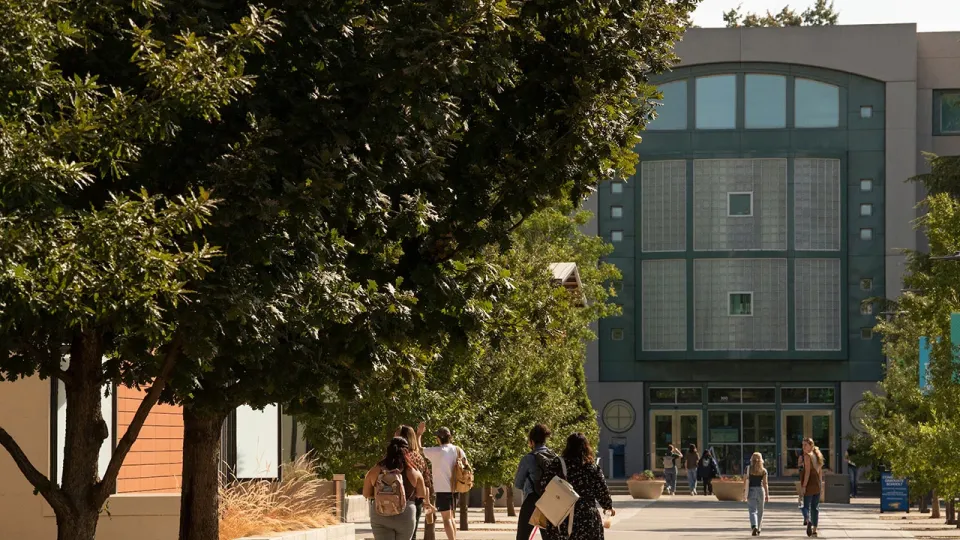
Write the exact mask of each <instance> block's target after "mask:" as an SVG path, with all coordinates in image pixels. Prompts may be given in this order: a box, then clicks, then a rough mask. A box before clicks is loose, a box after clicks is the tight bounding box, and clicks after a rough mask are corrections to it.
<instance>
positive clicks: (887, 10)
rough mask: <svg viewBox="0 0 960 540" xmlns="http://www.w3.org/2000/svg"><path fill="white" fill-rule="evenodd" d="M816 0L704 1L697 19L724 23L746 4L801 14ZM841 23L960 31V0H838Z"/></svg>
mask: <svg viewBox="0 0 960 540" xmlns="http://www.w3.org/2000/svg"><path fill="white" fill-rule="evenodd" d="M813 3H814V0H703V2H701V4H700V6H699V7H698V8H697V11H696V12H695V13H694V14H693V22H694V23H695V24H698V25H700V26H703V27H707V28H709V27H717V26H723V25H724V24H723V12H724V11H727V10H729V9H730V8H731V7H736V6H737V4H742V5H743V8H742V9H741V12H750V11H756V12H760V13H765V12H766V11H767V10H769V11H771V12H773V13H776V12H778V11H780V10H781V9H783V6H784V5H786V4H789V5H790V7H792V8H793V9H795V10H796V11H797V13H799V12H801V11H803V10H804V9H806V8H807V6H809V5H812V4H813ZM834 8H835V9H836V10H837V11H839V12H840V24H883V23H917V30H918V31H920V32H944V31H960V0H834Z"/></svg>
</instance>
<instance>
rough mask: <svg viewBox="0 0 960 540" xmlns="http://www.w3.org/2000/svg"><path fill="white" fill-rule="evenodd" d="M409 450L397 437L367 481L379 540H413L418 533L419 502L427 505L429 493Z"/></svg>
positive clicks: (372, 520)
mask: <svg viewBox="0 0 960 540" xmlns="http://www.w3.org/2000/svg"><path fill="white" fill-rule="evenodd" d="M409 450H410V444H409V443H408V442H407V440H406V439H404V438H403V437H394V438H393V440H392V441H390V444H389V445H388V446H387V452H386V455H385V456H383V459H381V460H380V462H379V463H377V464H376V465H374V466H373V468H371V469H370V470H369V471H368V472H367V476H366V477H365V478H364V480H363V496H364V497H366V498H367V499H369V500H370V528H371V529H372V530H373V537H374V539H375V540H410V538H411V537H412V536H413V533H414V531H415V530H416V527H417V521H416V516H417V506H416V501H417V500H420V501H423V500H424V499H425V498H426V495H427V490H426V485H425V484H424V481H423V475H422V474H420V471H418V470H417V469H416V468H414V467H413V466H412V465H411V463H410V456H409Z"/></svg>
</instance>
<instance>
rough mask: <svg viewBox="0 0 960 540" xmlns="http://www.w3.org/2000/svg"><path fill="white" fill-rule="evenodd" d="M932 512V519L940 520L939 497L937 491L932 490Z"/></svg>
mask: <svg viewBox="0 0 960 540" xmlns="http://www.w3.org/2000/svg"><path fill="white" fill-rule="evenodd" d="M932 504H933V510H932V512H931V513H930V517H931V518H932V519H940V496H939V495H937V490H933V501H932Z"/></svg>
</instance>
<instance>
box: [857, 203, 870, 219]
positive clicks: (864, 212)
mask: <svg viewBox="0 0 960 540" xmlns="http://www.w3.org/2000/svg"><path fill="white" fill-rule="evenodd" d="M860 215H861V216H862V217H868V216H872V215H873V205H872V204H870V203H863V204H861V205H860Z"/></svg>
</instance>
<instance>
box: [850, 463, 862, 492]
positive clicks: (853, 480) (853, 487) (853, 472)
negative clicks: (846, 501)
mask: <svg viewBox="0 0 960 540" xmlns="http://www.w3.org/2000/svg"><path fill="white" fill-rule="evenodd" d="M859 472H860V471H859V470H858V469H857V468H856V467H852V466H849V465H848V466H847V475H848V476H849V477H850V496H851V497H856V496H857V488H858V487H859V486H857V473H859Z"/></svg>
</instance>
